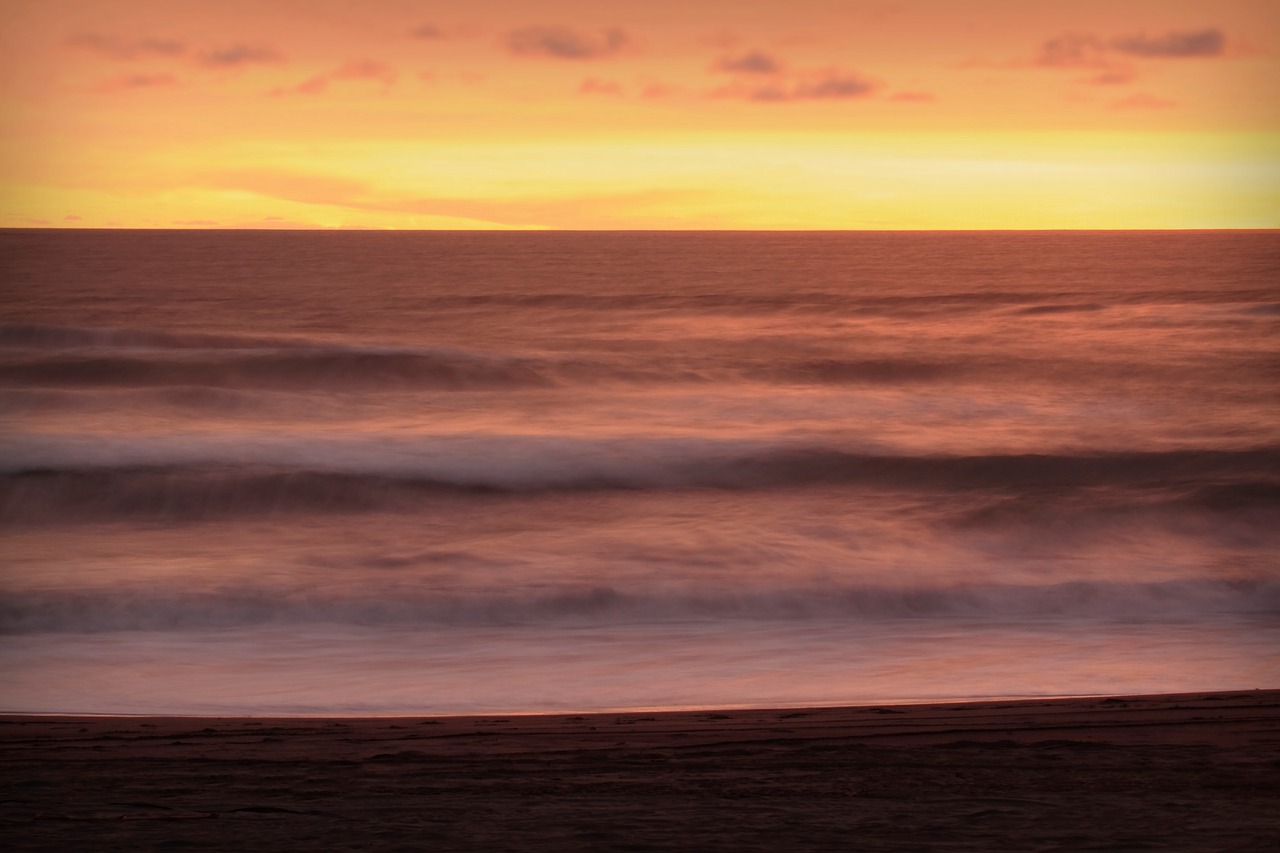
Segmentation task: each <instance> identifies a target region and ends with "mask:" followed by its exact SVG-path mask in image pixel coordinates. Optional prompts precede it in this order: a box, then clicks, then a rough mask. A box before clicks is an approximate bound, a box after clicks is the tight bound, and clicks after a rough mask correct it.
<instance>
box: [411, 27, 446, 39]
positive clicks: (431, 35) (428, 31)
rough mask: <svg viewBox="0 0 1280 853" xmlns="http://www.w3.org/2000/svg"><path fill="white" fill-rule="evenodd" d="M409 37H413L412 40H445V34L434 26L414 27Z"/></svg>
mask: <svg viewBox="0 0 1280 853" xmlns="http://www.w3.org/2000/svg"><path fill="white" fill-rule="evenodd" d="M409 35H411V36H413V37H414V38H416V39H442V38H447V36H445V34H444V30H442V29H440V28H439V27H437V26H436V25H435V24H423V25H422V26H420V27H415V28H414V29H413V30H412V31H411V32H410V33H409Z"/></svg>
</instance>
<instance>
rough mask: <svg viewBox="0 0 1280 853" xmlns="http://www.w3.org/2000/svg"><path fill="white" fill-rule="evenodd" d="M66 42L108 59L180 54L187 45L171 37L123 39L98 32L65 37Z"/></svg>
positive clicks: (184, 50)
mask: <svg viewBox="0 0 1280 853" xmlns="http://www.w3.org/2000/svg"><path fill="white" fill-rule="evenodd" d="M67 44H69V45H71V46H73V47H80V48H84V49H86V50H91V51H94V52H95V53H99V54H101V55H103V56H105V57H107V58H108V59H117V60H133V59H145V58H148V57H157V56H181V55H183V54H184V53H186V52H187V46H186V45H185V44H183V43H182V42H179V41H174V40H173V39H159V38H150V37H146V38H137V39H123V38H120V37H119V36H104V35H100V34H98V33H81V34H79V35H75V36H72V37H71V38H69V39H67Z"/></svg>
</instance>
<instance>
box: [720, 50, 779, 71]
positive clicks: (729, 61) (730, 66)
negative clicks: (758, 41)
mask: <svg viewBox="0 0 1280 853" xmlns="http://www.w3.org/2000/svg"><path fill="white" fill-rule="evenodd" d="M715 67H716V70H717V71H725V72H728V73H730V74H777V73H779V72H780V71H782V63H781V62H779V61H778V60H777V59H775V58H773V57H772V56H770V55H769V54H767V53H764V52H763V51H759V50H751V51H748V52H746V53H744V54H742V55H741V56H726V57H722V58H721V59H720V60H719V61H718V62H716V65H715Z"/></svg>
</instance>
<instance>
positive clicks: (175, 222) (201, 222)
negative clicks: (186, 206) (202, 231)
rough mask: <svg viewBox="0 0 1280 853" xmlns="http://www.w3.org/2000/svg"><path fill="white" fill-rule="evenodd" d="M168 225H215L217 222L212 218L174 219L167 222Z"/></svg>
mask: <svg viewBox="0 0 1280 853" xmlns="http://www.w3.org/2000/svg"><path fill="white" fill-rule="evenodd" d="M169 224H170V225H204V226H209V225H217V224H218V223H217V222H215V221H214V220H212V219H175V220H173V221H172V222H170V223H169Z"/></svg>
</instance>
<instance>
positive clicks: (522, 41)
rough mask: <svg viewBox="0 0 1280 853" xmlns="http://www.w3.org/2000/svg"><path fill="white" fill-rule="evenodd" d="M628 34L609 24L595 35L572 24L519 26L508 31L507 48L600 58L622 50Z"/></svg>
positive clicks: (521, 52) (526, 52)
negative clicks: (577, 28) (579, 29)
mask: <svg viewBox="0 0 1280 853" xmlns="http://www.w3.org/2000/svg"><path fill="white" fill-rule="evenodd" d="M627 42H628V38H627V34H626V33H625V32H623V31H622V30H620V29H618V28H617V27H610V28H608V29H606V30H603V31H601V32H600V33H599V34H598V35H596V34H591V33H582V32H579V31H578V30H575V29H572V28H571V27H561V26H551V27H521V28H520V29H516V30H512V31H511V32H509V33H508V34H507V39H506V46H507V50H509V51H511V52H512V53H514V54H517V55H519V56H542V57H550V58H553V59H603V58H605V57H608V56H613V55H614V54H616V53H617V52H618V51H620V50H622V48H623V47H625V46H626V44H627Z"/></svg>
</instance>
